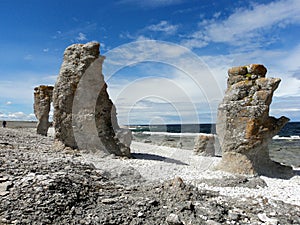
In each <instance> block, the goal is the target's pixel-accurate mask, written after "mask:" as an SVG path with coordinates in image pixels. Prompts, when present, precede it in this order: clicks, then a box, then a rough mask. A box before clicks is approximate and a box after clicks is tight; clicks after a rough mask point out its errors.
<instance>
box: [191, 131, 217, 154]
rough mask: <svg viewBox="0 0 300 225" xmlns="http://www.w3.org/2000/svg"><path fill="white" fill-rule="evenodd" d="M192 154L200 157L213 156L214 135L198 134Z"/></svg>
mask: <svg viewBox="0 0 300 225" xmlns="http://www.w3.org/2000/svg"><path fill="white" fill-rule="evenodd" d="M194 154H195V155H201V156H215V135H214V134H200V135H199V136H197V137H196V138H195V145H194Z"/></svg>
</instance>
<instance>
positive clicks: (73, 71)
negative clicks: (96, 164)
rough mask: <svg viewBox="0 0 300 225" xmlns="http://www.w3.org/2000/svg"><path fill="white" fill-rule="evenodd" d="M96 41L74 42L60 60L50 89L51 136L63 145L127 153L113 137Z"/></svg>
mask: <svg viewBox="0 0 300 225" xmlns="http://www.w3.org/2000/svg"><path fill="white" fill-rule="evenodd" d="M99 47H100V44H99V43H97V42H90V43H87V44H74V45H71V46H69V47H68V48H67V49H66V50H65V52H64V60H63V64H62V66H61V69H60V73H59V77H58V79H57V81H56V84H55V87H54V93H53V106H54V117H53V121H54V128H55V138H56V139H57V140H59V141H61V142H62V143H63V144H64V145H65V146H67V147H71V148H73V149H74V148H79V149H85V150H92V151H97V152H99V153H100V152H101V153H103V154H104V155H107V154H115V155H119V156H130V149H129V147H126V146H125V145H124V144H122V143H121V142H120V140H119V139H118V137H116V134H115V131H114V126H115V127H116V128H118V125H117V118H116V110H115V107H114V105H113V103H112V101H111V100H110V98H109V95H108V93H107V84H106V83H105V81H104V76H103V74H102V64H103V61H104V59H105V57H104V56H100V51H99Z"/></svg>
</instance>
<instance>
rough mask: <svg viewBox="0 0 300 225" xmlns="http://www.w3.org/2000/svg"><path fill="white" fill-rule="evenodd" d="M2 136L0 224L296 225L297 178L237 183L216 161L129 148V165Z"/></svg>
mask: <svg viewBox="0 0 300 225" xmlns="http://www.w3.org/2000/svg"><path fill="white" fill-rule="evenodd" d="M53 142H54V141H53V136H51V135H49V137H42V136H39V135H36V134H35V129H33V128H18V129H16V128H1V129H0V224H132V225H133V224H172V225H177V224H178V225H180V224H182V225H183V224H263V223H264V224H300V194H299V190H300V177H299V175H297V173H298V174H299V172H298V171H297V170H295V176H294V177H292V178H290V179H288V180H282V179H276V178H267V177H245V176H234V175H231V174H227V173H224V172H220V171H215V170H214V169H213V168H214V165H216V164H217V163H218V162H219V161H220V158H210V157H200V156H195V155H193V153H192V152H191V151H187V150H181V149H176V148H169V147H163V146H154V145H150V144H145V143H138V142H133V143H132V146H131V148H132V152H133V154H132V155H133V158H132V159H125V158H118V157H115V156H112V155H110V156H107V157H105V158H100V157H99V156H98V155H97V153H88V152H87V151H85V152H84V151H76V150H71V149H64V150H61V149H58V148H57V147H55V145H53Z"/></svg>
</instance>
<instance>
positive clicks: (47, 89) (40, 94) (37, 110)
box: [33, 85, 53, 136]
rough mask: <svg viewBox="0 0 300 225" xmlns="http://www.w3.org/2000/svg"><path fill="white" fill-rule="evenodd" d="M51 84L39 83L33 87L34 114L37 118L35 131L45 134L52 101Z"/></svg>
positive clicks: (48, 124)
mask: <svg viewBox="0 0 300 225" xmlns="http://www.w3.org/2000/svg"><path fill="white" fill-rule="evenodd" d="M52 94H53V86H46V85H40V86H38V87H35V88H34V104H33V108H34V114H35V116H36V118H37V119H38V123H37V133H38V134H41V135H44V136H47V133H48V128H49V126H50V123H49V112H50V107H51V102H52Z"/></svg>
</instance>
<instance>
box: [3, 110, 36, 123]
mask: <svg viewBox="0 0 300 225" xmlns="http://www.w3.org/2000/svg"><path fill="white" fill-rule="evenodd" d="M0 120H10V121H33V120H36V117H35V115H34V114H32V113H30V114H25V113H24V112H13V113H7V114H5V113H0Z"/></svg>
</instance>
